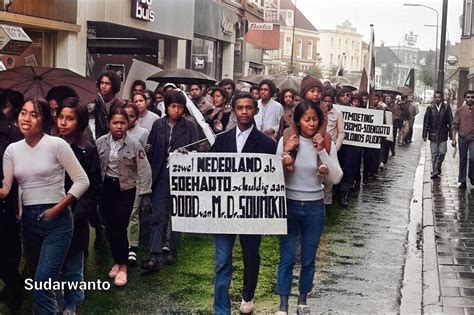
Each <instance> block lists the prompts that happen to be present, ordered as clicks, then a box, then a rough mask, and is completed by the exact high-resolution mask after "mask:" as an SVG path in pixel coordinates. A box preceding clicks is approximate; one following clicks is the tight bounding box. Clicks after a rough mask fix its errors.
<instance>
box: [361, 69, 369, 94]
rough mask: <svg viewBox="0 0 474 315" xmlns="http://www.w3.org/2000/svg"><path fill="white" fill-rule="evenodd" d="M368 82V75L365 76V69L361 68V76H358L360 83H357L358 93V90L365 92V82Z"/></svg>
mask: <svg viewBox="0 0 474 315" xmlns="http://www.w3.org/2000/svg"><path fill="white" fill-rule="evenodd" d="M368 82H369V80H368V77H367V71H365V67H364V69H362V76H361V77H360V83H359V93H360V92H364V91H365V92H367V83H368Z"/></svg>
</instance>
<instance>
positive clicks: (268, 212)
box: [170, 153, 286, 234]
mask: <svg viewBox="0 0 474 315" xmlns="http://www.w3.org/2000/svg"><path fill="white" fill-rule="evenodd" d="M170 190H171V201H172V219H171V220H172V224H171V225H172V227H173V231H180V232H190V233H211V234H220V233H225V234H286V201H285V182H284V178H283V169H282V165H281V160H280V159H279V158H278V157H277V156H274V155H269V154H249V153H242V154H239V153H189V154H181V153H174V154H173V155H172V156H171V158H170Z"/></svg>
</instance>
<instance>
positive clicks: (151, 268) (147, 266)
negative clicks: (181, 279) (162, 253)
mask: <svg viewBox="0 0 474 315" xmlns="http://www.w3.org/2000/svg"><path fill="white" fill-rule="evenodd" d="M161 267H163V264H162V262H161V261H159V260H156V259H154V258H149V259H148V260H146V261H145V262H144V263H143V264H142V265H141V266H140V268H141V269H143V270H144V271H146V272H147V273H153V272H157V271H158V270H160V268H161Z"/></svg>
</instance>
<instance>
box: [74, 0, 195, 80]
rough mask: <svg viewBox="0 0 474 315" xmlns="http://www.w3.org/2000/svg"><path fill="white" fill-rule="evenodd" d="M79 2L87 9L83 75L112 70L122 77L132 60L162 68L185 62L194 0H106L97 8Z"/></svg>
mask: <svg viewBox="0 0 474 315" xmlns="http://www.w3.org/2000/svg"><path fill="white" fill-rule="evenodd" d="M80 1H83V5H84V6H86V7H87V9H86V11H87V12H88V15H87V16H85V17H84V19H85V23H86V25H87V36H86V41H87V52H86V55H85V56H84V59H85V60H86V61H87V63H86V69H87V75H88V76H90V77H92V78H95V77H97V75H98V74H99V73H100V72H101V71H103V70H104V69H112V70H115V71H116V72H117V73H118V74H119V75H120V76H121V78H122V79H123V80H125V79H126V77H127V74H128V72H129V70H130V66H131V64H132V60H133V59H136V60H140V61H144V62H147V63H149V64H152V65H154V66H157V67H160V68H162V69H170V68H185V67H186V66H189V65H190V63H191V60H190V54H189V53H188V51H189V50H190V49H191V48H190V47H191V41H192V39H193V25H194V23H193V21H194V1H192V0H190V1H173V0H160V1H158V0H120V1H112V0H105V1H104V2H105V5H104V6H100V7H99V8H95V7H94V6H95V4H94V3H92V2H91V1H86V0H80ZM117 13H122V14H117ZM177 17H179V18H177ZM182 21H191V22H192V23H182ZM141 79H143V78H141Z"/></svg>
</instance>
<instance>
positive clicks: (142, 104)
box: [132, 92, 160, 132]
mask: <svg viewBox="0 0 474 315" xmlns="http://www.w3.org/2000/svg"><path fill="white" fill-rule="evenodd" d="M132 101H133V104H135V106H137V108H138V125H139V126H140V127H142V128H145V129H146V130H148V132H150V131H151V127H152V126H153V123H154V122H155V121H156V120H158V118H160V117H159V116H158V115H157V114H155V113H153V112H151V111H149V110H148V108H147V107H146V102H147V96H146V95H145V93H143V92H137V93H135V94H134V95H133V97H132Z"/></svg>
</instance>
